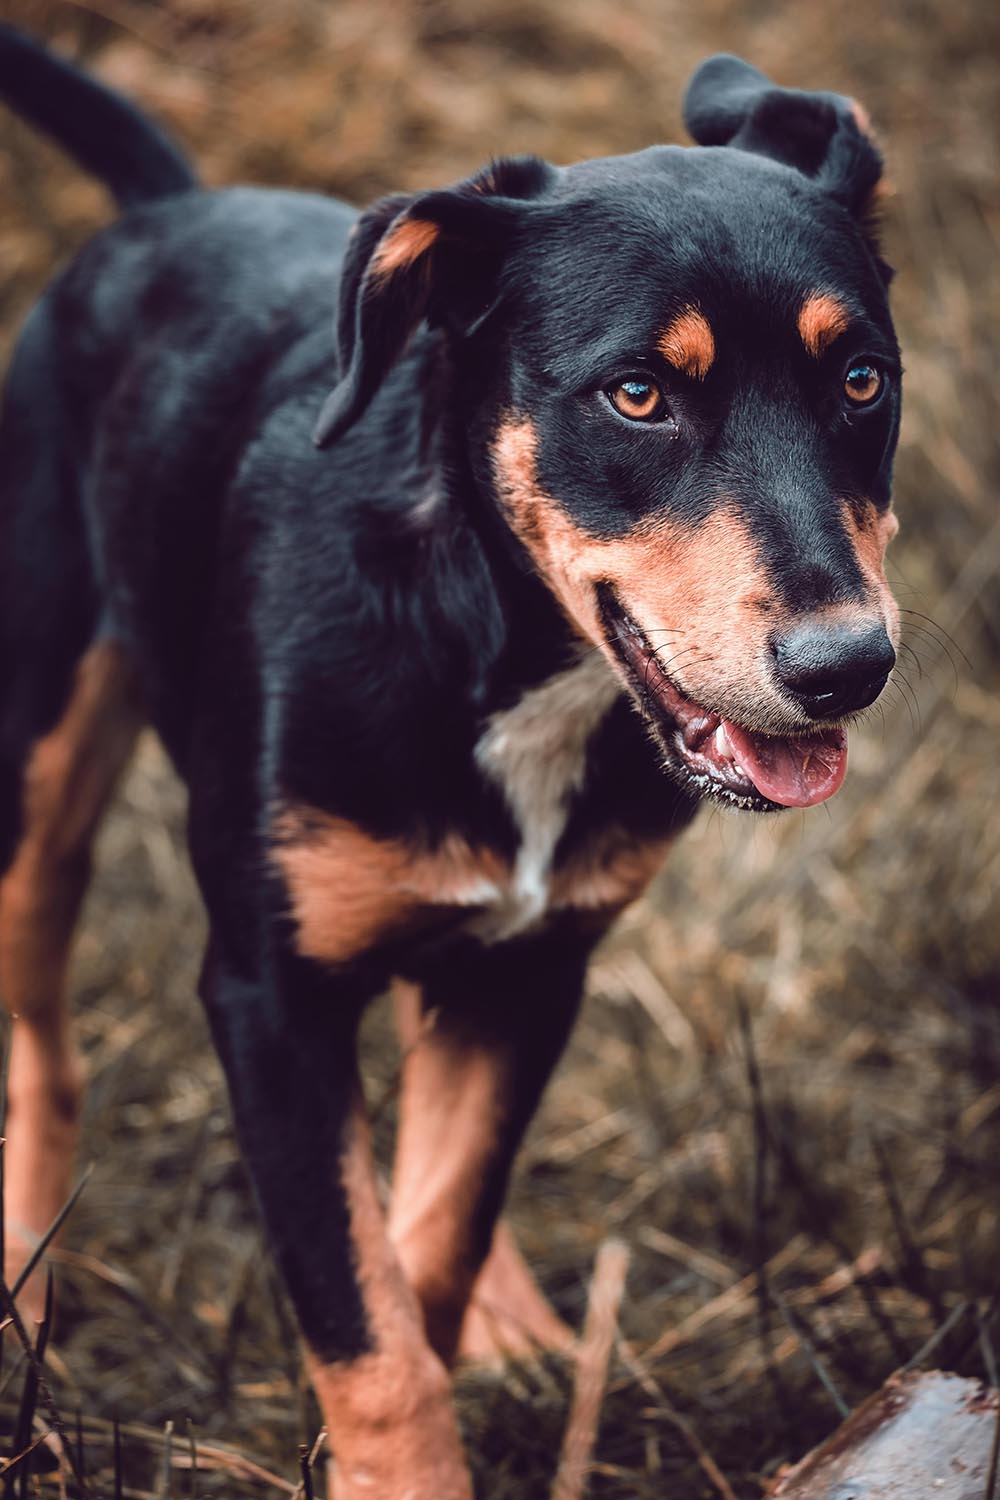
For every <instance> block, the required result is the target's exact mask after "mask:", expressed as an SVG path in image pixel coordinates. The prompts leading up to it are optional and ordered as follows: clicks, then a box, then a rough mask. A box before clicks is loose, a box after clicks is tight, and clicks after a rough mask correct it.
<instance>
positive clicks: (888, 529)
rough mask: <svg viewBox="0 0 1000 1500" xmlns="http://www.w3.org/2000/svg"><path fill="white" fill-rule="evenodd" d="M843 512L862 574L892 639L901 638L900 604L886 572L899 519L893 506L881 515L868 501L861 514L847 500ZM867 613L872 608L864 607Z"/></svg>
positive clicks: (869, 614)
mask: <svg viewBox="0 0 1000 1500" xmlns="http://www.w3.org/2000/svg"><path fill="white" fill-rule="evenodd" d="M843 516H844V526H845V527H846V529H847V534H848V536H849V537H850V538H851V544H852V546H853V548H854V555H855V557H856V558H857V561H858V568H859V569H860V572H861V576H862V577H863V578H864V580H865V582H866V583H867V584H868V588H869V591H870V594H871V596H872V598H873V599H874V600H876V601H877V602H878V607H879V610H880V611H881V615H882V619H883V620H884V622H885V628H886V630H887V631H888V634H889V639H890V640H891V641H892V642H893V644H895V643H896V642H897V641H898V640H899V605H898V604H897V603H896V600H895V599H894V597H893V593H892V589H891V588H890V587H889V582H888V579H887V578H886V576H885V554H886V549H887V547H888V546H889V543H890V542H891V541H892V539H893V537H894V536H895V535H896V533H897V531H898V530H899V520H898V518H897V517H896V515H895V514H894V513H893V512H892V511H891V510H888V511H885V512H884V513H883V514H881V515H880V514H879V512H878V511H877V510H876V509H875V507H874V505H866V506H865V507H864V509H863V510H862V512H861V515H860V518H859V516H858V515H857V514H856V513H855V509H854V507H853V506H852V505H850V504H848V503H847V502H846V501H845V502H844V505H843ZM865 616H866V618H867V619H868V620H870V619H871V609H870V608H869V609H866V610H865Z"/></svg>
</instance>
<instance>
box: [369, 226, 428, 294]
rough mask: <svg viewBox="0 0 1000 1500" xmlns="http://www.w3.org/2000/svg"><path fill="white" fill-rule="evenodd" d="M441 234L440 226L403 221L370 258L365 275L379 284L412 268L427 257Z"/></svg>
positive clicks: (391, 230) (390, 231)
mask: <svg viewBox="0 0 1000 1500" xmlns="http://www.w3.org/2000/svg"><path fill="white" fill-rule="evenodd" d="M440 232H441V231H440V228H439V226H438V225H437V224H431V223H430V222H429V221H428V220H427V219H404V220H403V222H402V223H401V224H398V225H397V226H396V228H395V229H390V230H389V232H388V234H386V235H385V237H384V238H383V239H382V241H381V243H380V244H379V246H378V249H377V250H376V251H375V254H374V255H373V256H372V259H371V268H370V270H369V273H368V274H369V275H370V276H371V277H373V278H374V279H375V280H377V281H381V280H384V279H385V278H386V277H388V276H391V275H393V273H394V272H396V271H402V270H404V269H405V268H406V267H407V266H412V265H413V263H414V261H417V260H419V259H420V257H421V256H422V255H425V254H426V253H427V251H428V250H429V249H430V248H431V246H432V245H433V244H434V243H435V241H436V240H437V237H438V235H439V234H440Z"/></svg>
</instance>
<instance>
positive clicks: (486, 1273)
mask: <svg viewBox="0 0 1000 1500" xmlns="http://www.w3.org/2000/svg"><path fill="white" fill-rule="evenodd" d="M393 1004H394V1009H395V1014H396V1030H397V1032H398V1035H399V1041H400V1046H401V1047H402V1049H403V1053H404V1063H403V1070H404V1078H405V1080H406V1081H405V1083H404V1087H403V1120H404V1121H409V1124H408V1125H406V1126H405V1129H406V1130H407V1131H409V1133H410V1136H411V1143H410V1145H409V1147H408V1148H407V1149H408V1151H409V1153H410V1155H411V1156H412V1155H413V1152H414V1148H413V1144H412V1137H414V1136H415V1137H416V1138H417V1140H418V1141H420V1142H422V1143H423V1146H424V1149H426V1148H427V1146H428V1145H429V1140H428V1136H429V1133H430V1130H431V1123H430V1121H429V1120H428V1119H427V1118H426V1116H425V1115H424V1112H423V1110H422V1108H421V1106H420V1103H419V1101H420V1100H421V1099H422V1098H424V1099H426V1098H427V1097H429V1096H433V1094H434V1092H435V1078H436V1076H437V1075H439V1074H440V1072H441V1070H442V1068H444V1069H446V1070H447V1062H446V1061H445V1059H444V1058H443V1057H442V1055H441V1053H440V1051H439V1050H438V1049H437V1048H435V1046H434V1045H433V1041H434V1038H433V1021H434V1016H433V1013H432V1014H431V1015H430V1016H427V1015H425V1014H424V1013H423V1008H422V1004H421V993H420V988H419V986H417V985H415V984H409V983H404V982H403V981H399V982H397V983H396V984H395V985H394V987H393ZM421 1074H425V1075H426V1076H424V1077H423V1078H421V1077H420V1075H421ZM455 1082H456V1080H454V1079H453V1080H451V1089H452V1090H453V1089H454V1087H455ZM439 1097H440V1096H439ZM399 1168H400V1169H401V1171H400V1175H401V1176H402V1177H405V1175H406V1173H407V1171H408V1170H411V1171H412V1170H414V1168H409V1167H408V1161H407V1157H406V1152H405V1151H402V1150H401V1152H400V1161H399ZM396 1213H397V1215H398V1216H399V1217H400V1218H401V1217H402V1216H403V1215H404V1213H405V1203H404V1195H403V1192H402V1191H401V1192H400V1193H398V1194H397V1209H396ZM572 1344H573V1331H572V1329H571V1328H569V1327H568V1325H567V1324H566V1323H564V1322H563V1321H562V1319H561V1318H560V1317H559V1315H558V1314H557V1313H556V1311H555V1310H554V1308H553V1307H552V1306H551V1304H550V1303H549V1302H548V1300H547V1299H546V1297H545V1296H544V1294H543V1293H542V1291H541V1289H540V1287H539V1286H538V1283H537V1282H536V1280H535V1278H534V1276H533V1275H532V1273H531V1271H530V1269H529V1267H528V1265H527V1262H526V1261H525V1259H524V1256H523V1255H522V1254H521V1251H520V1250H519V1249H518V1245H517V1241H516V1239H515V1237H514V1234H513V1231H512V1230H511V1228H510V1226H509V1224H507V1223H506V1222H505V1221H504V1220H502V1219H501V1220H500V1221H499V1223H498V1224H497V1226H496V1229H495V1230H494V1232H493V1240H492V1244H491V1245H490V1250H489V1253H488V1255H487V1257H486V1260H485V1261H484V1263H483V1267H482V1269H481V1270H480V1272H479V1274H478V1276H477V1277H476V1279H475V1281H474V1283H473V1287H472V1293H471V1296H470V1297H469V1304H468V1308H467V1310H466V1313H465V1317H464V1319H463V1321H462V1328H461V1333H460V1335H459V1341H458V1349H457V1357H458V1358H459V1359H460V1360H463V1361H467V1362H469V1363H474V1364H491V1365H496V1364H501V1363H503V1361H504V1360H506V1359H519V1358H528V1357H530V1356H531V1355H533V1354H537V1353H538V1351H539V1350H545V1349H548V1350H567V1349H569V1348H571V1347H572Z"/></svg>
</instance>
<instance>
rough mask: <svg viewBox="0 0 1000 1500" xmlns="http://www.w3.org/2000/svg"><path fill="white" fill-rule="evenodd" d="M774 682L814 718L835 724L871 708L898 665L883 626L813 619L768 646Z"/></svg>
mask: <svg viewBox="0 0 1000 1500" xmlns="http://www.w3.org/2000/svg"><path fill="white" fill-rule="evenodd" d="M771 650H772V652H773V653H774V661H775V668H776V671H777V675H778V681H779V682H780V683H781V685H782V687H783V688H784V689H785V691H786V692H787V693H789V694H791V696H792V697H793V698H794V699H795V701H796V702H797V703H798V704H799V706H800V707H801V708H803V709H804V710H805V712H806V713H807V714H808V715H809V717H810V718H812V719H839V718H840V717H841V715H842V714H847V713H851V712H853V710H855V709H858V708H865V707H867V705H868V704H869V703H874V701H875V699H876V698H877V697H878V695H879V693H880V692H881V691H882V689H883V688H884V687H885V682H886V678H887V677H888V676H889V673H890V672H891V671H892V669H893V667H894V666H895V664H896V653H895V651H894V650H893V649H892V642H891V641H890V640H889V637H888V635H887V634H886V631H885V626H884V625H883V624H882V623H881V621H880V622H879V623H878V624H877V625H862V626H850V625H831V624H823V623H820V622H819V621H817V620H815V619H813V620H808V621H805V622H802V623H800V624H798V625H794V626H792V628H791V629H790V630H786V631H784V632H783V633H782V634H781V635H776V636H775V637H773V639H772V641H771Z"/></svg>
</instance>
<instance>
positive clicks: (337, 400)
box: [313, 157, 555, 448]
mask: <svg viewBox="0 0 1000 1500" xmlns="http://www.w3.org/2000/svg"><path fill="white" fill-rule="evenodd" d="M554 176H555V169H554V168H552V167H550V166H548V164H547V163H545V162H543V161H540V160H538V158H537V157H517V158H508V159H505V160H502V161H496V162H493V163H492V164H491V165H490V166H488V167H484V168H483V170H482V171H481V172H479V173H477V174H476V176H475V177H470V178H469V179H468V180H467V181H465V182H461V183H459V184H458V185H457V186H456V187H453V188H446V189H443V190H442V191H439V192H432V193H421V194H416V195H413V196H406V195H402V194H395V195H394V196H392V197H389V198H383V199H381V200H380V201H379V202H378V203H376V204H375V205H374V207H372V208H370V209H369V210H368V211H367V212H366V213H364V214H363V215H362V217H361V218H360V219H359V221H358V224H357V226H356V228H355V231H354V234H353V236H352V238H351V243H350V245H349V247H348V251H347V256H346V258H345V261H344V268H343V273H342V277H341V283H340V303H339V310H338V315H337V349H338V353H339V356H340V380H339V382H338V383H337V385H336V386H335V387H334V389H333V390H332V392H331V393H330V395H329V396H328V397H327V399H326V401H325V402H324V405H323V410H322V411H321V413H320V417H319V421H318V422H317V424H316V429H315V432H314V433H313V441H314V442H315V443H316V445H317V447H320V448H322V447H325V446H326V445H327V444H328V443H331V442H333V440H334V438H337V437H339V436H340V435H341V434H342V433H343V432H346V430H347V428H348V427H350V426H351V424H352V423H353V422H355V421H357V419H358V417H360V416H361V414H362V412H363V411H364V410H365V408H366V407H367V406H368V403H369V402H370V401H371V399H372V397H373V396H374V395H375V392H376V391H377V390H378V388H379V386H380V385H381V383H382V381H383V380H384V379H385V377H386V375H387V374H388V372H389V370H390V369H391V368H392V366H393V365H394V364H395V362H396V361H397V360H398V359H399V357H400V355H401V354H402V353H403V351H404V349H405V348H406V345H407V344H408V342H409V340H410V338H411V336H412V335H413V333H414V332H415V330H416V329H417V327H418V326H419V324H420V323H422V322H423V321H424V320H425V319H426V321H427V322H428V323H429V324H430V325H431V326H432V327H445V328H450V329H451V330H452V332H454V333H456V334H458V335H463V334H468V333H471V332H473V331H474V330H475V329H476V328H477V327H478V326H479V325H480V324H481V323H482V321H483V319H484V318H485V317H486V315H487V313H489V312H490V311H491V310H492V307H493V306H494V305H495V299H496V295H497V277H498V272H499V270H500V266H501V264H502V262H503V257H504V254H505V252H506V250H507V247H508V246H509V244H510V242H511V239H512V238H513V236H514V234H515V232H516V230H517V228H518V226H519V225H520V223H521V222H522V220H523V217H524V205H525V201H526V200H527V199H531V198H535V197H538V196H539V195H540V194H541V193H542V192H543V191H544V190H545V187H546V186H547V185H548V183H549V182H550V181H551V180H552V179H553V178H554Z"/></svg>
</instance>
